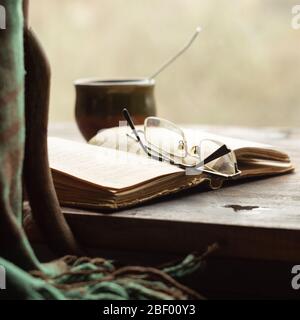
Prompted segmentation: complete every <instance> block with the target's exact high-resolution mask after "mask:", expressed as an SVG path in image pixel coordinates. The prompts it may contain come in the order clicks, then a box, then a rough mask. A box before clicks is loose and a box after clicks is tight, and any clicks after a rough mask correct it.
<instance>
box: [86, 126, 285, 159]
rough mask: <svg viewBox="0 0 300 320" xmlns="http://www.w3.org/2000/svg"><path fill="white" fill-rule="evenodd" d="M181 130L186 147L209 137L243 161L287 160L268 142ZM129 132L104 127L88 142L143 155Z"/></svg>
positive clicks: (123, 129) (197, 143)
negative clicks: (259, 159)
mask: <svg viewBox="0 0 300 320" xmlns="http://www.w3.org/2000/svg"><path fill="white" fill-rule="evenodd" d="M137 129H138V130H142V129H143V127H142V126H137ZM183 131H184V134H185V137H186V140H187V143H188V148H191V147H192V146H195V145H199V143H201V141H202V140H206V139H210V140H216V141H219V142H221V143H223V144H226V145H227V147H228V148H230V149H231V150H233V151H235V153H236V157H237V159H238V160H243V161H244V160H245V159H246V160H247V159H251V158H252V159H253V158H256V157H258V158H261V157H262V158H265V159H270V160H278V161H288V160H289V158H288V155H287V154H286V153H284V152H282V151H281V150H278V149H277V148H275V147H273V146H271V145H268V144H262V143H258V142H253V141H248V140H242V139H236V138H230V137H227V136H223V135H216V134H212V133H209V132H206V131H204V130H201V129H189V128H183ZM130 132H131V130H130V128H129V127H116V128H111V129H105V130H102V131H99V133H98V134H97V135H96V136H95V137H94V138H92V139H91V141H90V143H91V144H94V145H98V146H102V147H104V148H112V149H118V150H124V151H127V152H130V153H135V154H138V155H143V156H145V152H144V151H143V150H142V149H141V148H140V146H139V144H138V143H136V141H134V140H133V139H128V138H126V137H127V136H126V135H127V134H128V133H130ZM125 140H126V141H125ZM124 146H126V147H124ZM124 148H125V149H126V150H125V149H124Z"/></svg>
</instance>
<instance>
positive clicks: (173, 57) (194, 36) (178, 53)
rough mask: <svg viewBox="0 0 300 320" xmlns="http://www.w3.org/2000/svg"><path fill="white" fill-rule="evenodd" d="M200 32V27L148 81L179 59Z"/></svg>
mask: <svg viewBox="0 0 300 320" xmlns="http://www.w3.org/2000/svg"><path fill="white" fill-rule="evenodd" d="M201 31H202V28H201V27H197V28H196V31H195V33H194V34H193V36H192V37H191V39H190V40H189V41H188V43H187V44H186V45H185V46H184V47H183V48H182V49H181V50H180V51H179V52H177V53H176V54H175V55H174V56H172V57H171V58H170V59H169V60H168V61H167V62H165V63H164V64H163V65H162V66H161V67H160V68H159V69H158V70H157V71H155V73H153V74H152V75H151V76H150V77H148V79H149V80H152V79H154V78H155V77H157V76H158V75H159V74H160V73H161V72H162V71H163V70H165V69H166V68H167V67H168V66H169V65H170V64H171V63H173V62H174V61H175V60H176V59H177V58H179V57H180V56H181V55H182V54H183V53H184V52H185V51H186V50H187V49H188V48H189V47H190V46H191V45H192V43H193V42H194V41H195V39H196V38H197V36H198V34H199V33H200V32H201Z"/></svg>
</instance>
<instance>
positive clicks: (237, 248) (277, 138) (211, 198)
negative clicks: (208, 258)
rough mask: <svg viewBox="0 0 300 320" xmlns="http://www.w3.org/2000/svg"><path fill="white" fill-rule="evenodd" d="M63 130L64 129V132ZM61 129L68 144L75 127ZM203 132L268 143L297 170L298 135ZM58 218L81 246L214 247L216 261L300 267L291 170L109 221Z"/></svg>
mask: <svg viewBox="0 0 300 320" xmlns="http://www.w3.org/2000/svg"><path fill="white" fill-rule="evenodd" d="M66 128H67V126H65V125H64V132H66ZM68 130H69V131H68V137H73V135H72V132H76V130H75V129H74V127H71V126H69V127H68ZM207 130H208V131H211V132H214V133H221V134H225V135H228V136H232V137H238V138H245V139H248V140H255V141H260V142H264V143H270V144H273V145H274V146H277V147H279V148H281V149H283V150H286V151H287V152H288V153H289V154H290V156H291V158H292V161H293V163H294V164H295V167H296V168H297V167H299V165H300V150H299V141H300V139H299V138H300V130H299V129H285V128H281V129H277V128H261V129H259V128H236V127H235V128H234V127H227V128H222V127H218V128H216V127H207ZM50 131H51V130H50ZM53 131H54V132H58V131H55V130H53ZM53 131H52V132H53ZM57 135H59V136H62V134H60V133H58V134H57ZM76 139H77V138H76ZM64 213H65V215H66V217H67V219H68V221H69V223H70V225H71V227H72V228H73V230H74V232H75V233H76V235H77V236H78V237H79V238H80V239H81V240H82V242H84V243H86V244H87V245H89V246H96V247H101V248H102V249H114V250H120V249H121V250H130V251H144V252H145V251H149V252H165V253H167V252H170V253H186V252H189V251H191V250H201V249H203V248H204V247H205V246H206V245H208V244H209V243H211V242H214V241H219V242H221V245H222V249H221V250H220V251H219V253H218V256H222V257H234V258H251V259H263V260H281V261H299V260H300V175H299V173H298V171H297V170H296V171H295V173H293V174H288V175H282V176H277V177H272V178H266V179H257V180H249V181H244V182H239V183H238V184H230V185H228V186H226V187H224V188H222V189H221V190H216V191H207V190H206V191H203V190H201V188H198V189H195V190H193V191H192V192H191V191H186V192H184V193H183V194H179V195H175V196H171V197H168V198H167V199H163V200H157V201H154V202H152V203H151V204H147V205H143V206H140V207H136V208H133V209H130V210H125V211H122V212H118V213H113V214H104V213H101V212H91V211H82V210H76V209H70V208H65V209H64Z"/></svg>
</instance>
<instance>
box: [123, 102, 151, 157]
mask: <svg viewBox="0 0 300 320" xmlns="http://www.w3.org/2000/svg"><path fill="white" fill-rule="evenodd" d="M122 114H123V117H124V118H125V120H126V121H127V122H128V124H129V126H130V128H131V129H132V132H133V134H134V135H135V137H136V139H137V141H138V142H139V144H140V145H141V147H142V148H143V150H144V151H145V152H146V153H147V154H148V155H151V154H149V151H148V150H147V148H146V147H145V146H144V144H143V142H142V139H141V137H140V136H139V134H138V132H137V130H136V128H135V125H134V123H133V121H132V118H131V116H130V113H129V111H128V110H127V109H126V108H124V109H123V110H122Z"/></svg>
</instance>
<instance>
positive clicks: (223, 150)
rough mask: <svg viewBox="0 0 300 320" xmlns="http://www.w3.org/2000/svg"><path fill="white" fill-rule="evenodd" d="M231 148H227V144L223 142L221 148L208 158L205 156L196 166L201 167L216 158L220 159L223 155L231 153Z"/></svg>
mask: <svg viewBox="0 0 300 320" xmlns="http://www.w3.org/2000/svg"><path fill="white" fill-rule="evenodd" d="M230 152H231V150H230V149H228V148H227V146H226V145H225V144H223V145H222V146H221V147H220V148H219V149H217V150H216V151H215V152H213V153H212V154H210V155H209V156H208V157H207V158H205V159H204V160H203V161H201V162H200V163H199V164H197V166H196V168H198V167H201V166H203V165H205V164H207V163H209V162H211V161H213V160H215V159H218V158H220V157H222V156H225V155H226V154H228V153H230Z"/></svg>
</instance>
